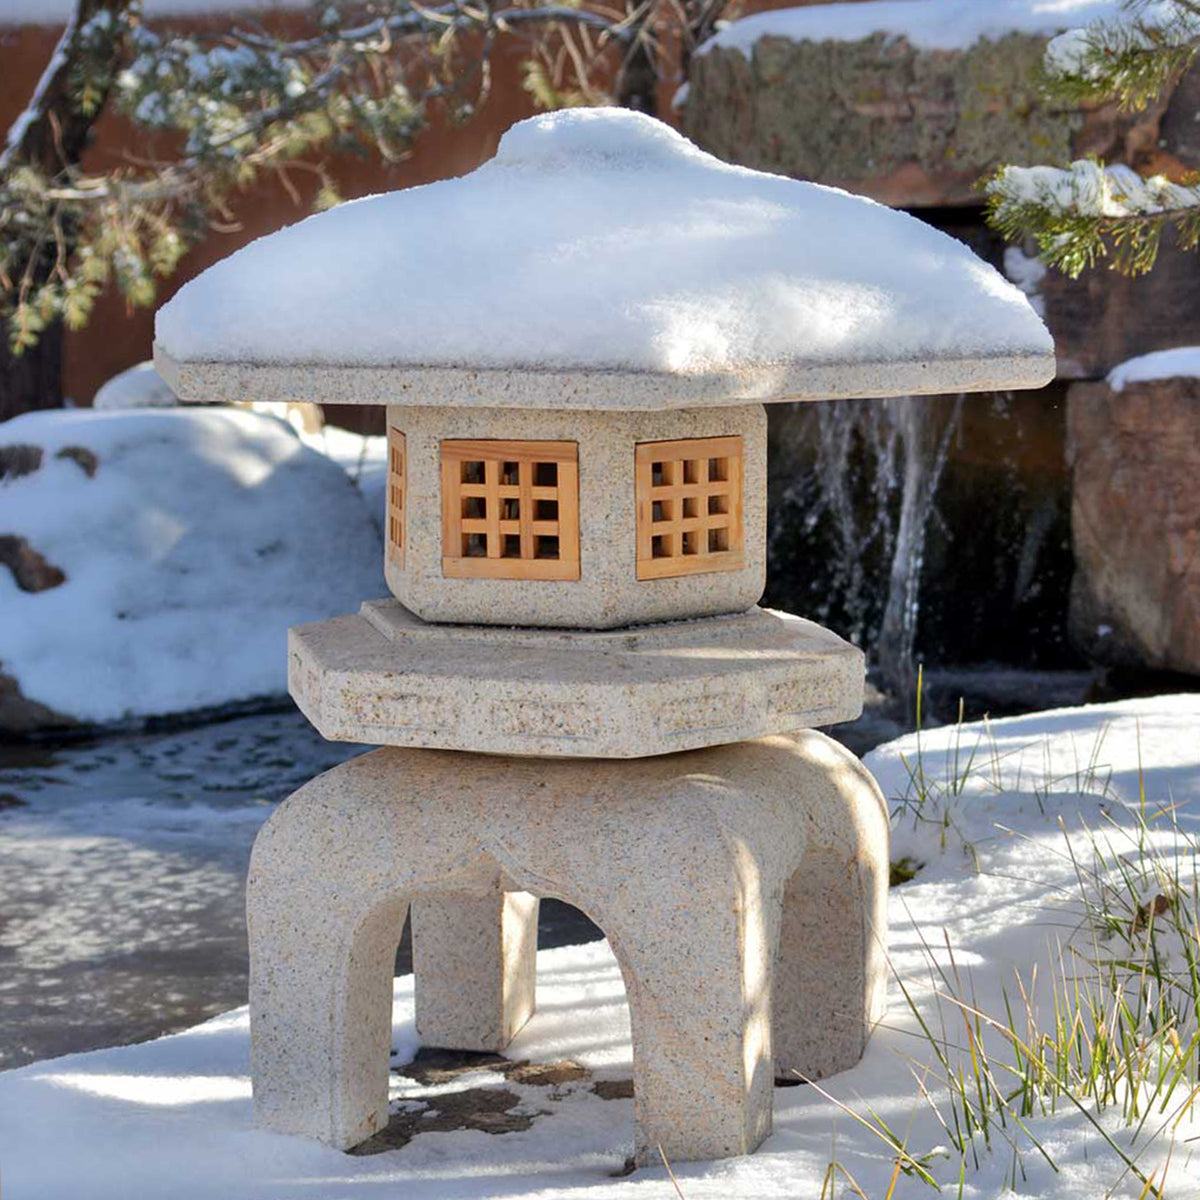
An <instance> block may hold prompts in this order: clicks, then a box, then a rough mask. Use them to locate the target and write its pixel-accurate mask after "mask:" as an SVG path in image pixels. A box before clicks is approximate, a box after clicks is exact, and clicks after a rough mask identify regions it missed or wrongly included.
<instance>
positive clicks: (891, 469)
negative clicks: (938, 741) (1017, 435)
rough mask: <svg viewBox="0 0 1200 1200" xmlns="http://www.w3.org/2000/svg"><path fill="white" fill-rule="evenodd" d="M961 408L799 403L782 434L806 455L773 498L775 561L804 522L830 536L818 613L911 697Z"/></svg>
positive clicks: (949, 401)
mask: <svg viewBox="0 0 1200 1200" xmlns="http://www.w3.org/2000/svg"><path fill="white" fill-rule="evenodd" d="M962 404H963V398H962V397H961V396H956V397H946V398H941V399H940V400H938V401H931V400H930V399H929V398H920V397H912V396H900V397H894V398H891V399H886V400H844V401H829V402H825V403H820V404H811V405H799V406H796V408H795V409H794V410H793V412H792V413H791V414H790V417H791V418H792V424H791V427H790V428H788V429H786V430H785V431H784V433H783V437H784V440H785V441H786V442H787V443H788V446H787V449H786V450H785V455H790V454H796V453H799V454H800V455H801V457H802V458H803V460H804V461H803V462H802V464H801V465H800V467H799V469H798V470H796V469H794V468H795V464H794V463H793V464H790V465H789V466H788V467H785V470H788V471H789V475H790V478H788V479H787V480H786V482H785V483H784V484H783V486H782V491H781V493H780V494H778V495H777V496H776V497H775V498H774V506H775V507H776V511H777V512H778V513H779V514H780V518H777V519H775V520H774V521H773V523H772V552H773V558H774V557H776V556H778V555H782V556H784V557H786V555H787V553H788V551H787V550H786V549H785V548H784V547H783V546H782V545H781V539H783V538H786V537H789V536H793V533H794V530H795V525H794V524H793V522H794V521H796V520H797V519H798V520H799V522H800V527H801V531H802V532H803V533H804V534H807V535H809V539H810V541H814V540H815V541H816V542H818V543H819V542H821V541H824V543H825V545H824V546H823V547H822V549H823V551H824V552H825V553H830V552H831V553H832V556H833V557H832V561H831V562H830V563H828V564H821V566H820V568H819V569H820V572H821V576H822V577H823V580H824V582H825V585H826V588H825V592H826V594H825V597H824V602H823V604H821V603H818V607H820V608H823V611H821V612H813V613H811V614H810V615H813V616H815V617H816V618H817V619H819V620H823V621H831V622H832V623H833V624H834V626H835V628H838V629H839V632H842V633H844V634H845V635H846V636H848V637H849V638H850V639H851V640H852V641H854V642H856V643H857V644H859V645H862V646H863V647H864V648H865V649H866V650H867V653H868V656H869V662H870V666H871V669H872V673H873V675H874V676H875V678H876V679H877V680H878V681H879V683H880V685H881V686H882V687H883V688H884V689H885V690H886V691H888V692H890V693H891V694H892V695H894V696H896V697H897V698H899V699H902V700H903V701H905V702H911V700H912V697H913V694H914V692H915V682H916V666H915V657H914V650H915V641H916V634H917V621H918V618H919V615H920V600H921V596H920V581H921V568H922V565H923V562H924V556H925V544H926V538H927V535H928V532H929V529H930V525H931V522H932V521H933V520H935V519H936V516H937V513H936V505H935V501H936V496H937V488H938V483H939V481H940V479H941V477H942V472H943V470H944V469H945V465H946V460H947V457H948V455H949V453H950V449H951V446H952V444H953V442H954V438H955V434H956V433H957V431H958V429H959V425H960V421H961V415H962ZM789 514H790V518H791V520H790V521H789ZM818 530H820V531H822V532H823V535H824V537H823V538H821V537H819V536H816V537H815V536H814V535H817V533H818ZM810 554H811V546H810ZM814 557H815V556H814Z"/></svg>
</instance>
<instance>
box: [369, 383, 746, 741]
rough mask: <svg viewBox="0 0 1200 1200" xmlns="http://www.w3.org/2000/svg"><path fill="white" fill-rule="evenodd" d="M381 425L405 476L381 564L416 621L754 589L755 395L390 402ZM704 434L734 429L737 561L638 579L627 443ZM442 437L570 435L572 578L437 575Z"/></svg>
mask: <svg viewBox="0 0 1200 1200" xmlns="http://www.w3.org/2000/svg"><path fill="white" fill-rule="evenodd" d="M388 427H389V428H392V429H398V430H399V431H400V432H401V433H403V434H404V437H405V442H406V447H407V449H406V459H407V475H408V484H407V504H406V509H407V511H406V517H405V520H406V528H405V548H404V563H403V566H401V565H399V564H397V563H396V562H393V561H391V560H390V559H389V560H388V561H387V562H386V563H385V574H386V576H387V582H388V587H390V588H391V590H392V593H393V594H394V595H395V596H396V597H397V598H398V599H399V600H400V602H401V603H402V604H403V605H404V606H405V607H406V608H408V609H411V610H412V611H413V612H414V613H416V614H417V616H419V617H422V618H423V619H424V620H426V621H456V622H467V623H473V624H477V623H482V624H487V625H523V626H528V625H535V626H554V627H557V626H570V627H575V628H585V629H611V628H614V627H616V626H621V625H631V624H635V623H638V622H645V621H667V620H672V619H674V618H677V617H703V616H710V615H713V614H716V613H729V612H742V611H744V610H746V609H748V608H750V607H751V606H752V605H753V604H755V603H757V601H758V598H759V597H760V596H761V595H762V592H763V587H764V586H765V583H766V521H767V516H766V496H767V416H766V410H765V409H764V408H763V407H762V405H759V404H750V405H739V406H736V407H729V408H718V409H702V410H682V411H673V412H663V413H605V412H561V411H559V412H527V411H521V410H517V409H444V408H404V407H400V406H398V405H391V406H389V408H388ZM712 437H741V438H742V439H743V470H744V480H743V486H742V495H743V509H744V554H745V565H744V566H743V567H742V568H741V569H740V570H726V571H715V572H712V573H708V574H703V575H685V576H678V577H675V578H666V579H638V577H637V531H636V495H635V489H634V447H635V446H636V445H637V443H639V442H653V441H667V440H673V439H681V438H712ZM443 438H448V439H460V438H461V439H484V440H490V439H502V440H512V441H526V440H529V441H567V442H574V443H576V444H577V445H578V448H579V449H578V454H579V550H580V574H579V578H578V579H574V580H549V579H495V578H487V579H482V578H481V579H463V578H448V577H446V576H445V575H444V574H443V568H442V555H443V538H442V477H441V442H442V439H443ZM479 748H481V749H482V747H479Z"/></svg>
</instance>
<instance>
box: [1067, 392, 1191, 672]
mask: <svg viewBox="0 0 1200 1200" xmlns="http://www.w3.org/2000/svg"><path fill="white" fill-rule="evenodd" d="M1067 424H1068V443H1067V452H1068V458H1069V460H1070V463H1071V467H1072V470H1073V475H1074V482H1073V496H1072V508H1071V527H1072V532H1073V535H1074V541H1075V564H1076V566H1075V578H1074V581H1073V584H1072V589H1071V608H1070V631H1071V636H1072V638H1073V640H1074V641H1075V643H1076V644H1077V645H1078V646H1079V647H1080V649H1081V650H1083V651H1084V653H1086V654H1087V655H1088V656H1089V657H1091V658H1092V659H1094V660H1096V661H1097V662H1101V663H1103V664H1106V665H1110V666H1119V667H1133V668H1141V669H1148V670H1166V671H1180V672H1186V673H1189V674H1194V675H1200V380H1197V379H1165V380H1157V381H1153V382H1143V383H1131V384H1129V385H1128V386H1127V387H1126V388H1125V390H1124V391H1122V392H1120V393H1116V392H1114V391H1113V390H1112V389H1111V388H1110V387H1109V386H1108V385H1107V384H1105V383H1095V384H1085V383H1078V384H1075V385H1073V386H1072V387H1071V389H1070V392H1069V394H1068V402H1067Z"/></svg>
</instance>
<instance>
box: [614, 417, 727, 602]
mask: <svg viewBox="0 0 1200 1200" xmlns="http://www.w3.org/2000/svg"><path fill="white" fill-rule="evenodd" d="M743 461H744V454H743V443H742V439H741V438H740V437H721V438H689V439H687V440H684V441H676V442H640V443H639V444H638V446H637V448H636V451H635V475H636V489H637V577H638V578H639V579H664V578H667V577H669V576H672V575H700V574H706V573H708V572H711V571H737V570H740V569H741V568H742V567H744V566H745V553H744V549H743V533H742V476H743Z"/></svg>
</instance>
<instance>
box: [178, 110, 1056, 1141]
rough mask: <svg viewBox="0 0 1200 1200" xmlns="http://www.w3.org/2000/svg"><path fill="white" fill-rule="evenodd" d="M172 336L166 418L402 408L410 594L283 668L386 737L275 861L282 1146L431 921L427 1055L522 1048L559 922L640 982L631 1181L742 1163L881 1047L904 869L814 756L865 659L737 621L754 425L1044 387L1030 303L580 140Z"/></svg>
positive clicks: (340, 1104) (395, 549) (253, 251)
mask: <svg viewBox="0 0 1200 1200" xmlns="http://www.w3.org/2000/svg"><path fill="white" fill-rule="evenodd" d="M157 335H158V342H157V345H156V352H155V359H156V363H157V365H158V368H159V370H160V372H161V373H162V374H163V376H164V377H165V378H166V379H167V381H168V382H169V383H170V384H171V386H172V387H173V388H174V389H175V391H176V392H177V393H178V394H179V395H180V396H181V397H183V398H184V399H193V400H213V399H224V400H235V399H243V398H246V397H253V398H255V399H260V400H266V399H271V400H304V401H319V402H325V403H338V404H347V403H354V404H384V405H386V406H387V434H388V439H389V480H388V501H387V504H388V508H387V524H386V543H387V544H386V575H387V582H388V586H389V588H390V590H391V592H392V596H391V597H390V598H388V599H386V600H369V601H367V602H366V603H364V604H363V606H362V609H361V611H360V612H359V613H356V614H353V615H348V616H344V617H339V618H335V619H333V620H330V621H322V622H319V623H316V624H312V625H306V626H301V627H299V628H297V629H293V630H292V631H291V635H290V648H289V654H290V663H289V683H290V688H291V692H292V695H293V696H294V697H295V699H296V702H297V703H298V704H299V706H300V708H301V709H302V710H303V712H304V713H305V715H306V716H307V717H308V718H309V719H310V720H311V721H312V722H313V724H314V725H315V726H316V727H317V728H318V729H319V730H320V731H321V732H322V733H323V734H324V735H325V736H326V737H329V738H336V739H341V740H347V741H354V742H362V743H369V744H375V743H380V744H382V745H383V748H382V749H379V750H375V751H373V752H371V753H369V754H366V755H363V756H362V757H360V758H357V759H354V760H352V761H350V762H348V763H346V764H344V765H342V766H340V767H337V768H335V769H334V770H332V771H329V772H327V773H326V774H325V775H322V776H321V777H319V778H318V779H315V780H313V781H312V782H311V783H309V784H307V785H306V786H305V787H303V788H301V789H300V791H298V792H297V793H295V794H294V795H293V796H291V797H290V798H289V799H288V800H287V801H286V802H285V803H284V804H283V805H282V806H281V807H280V808H279V810H278V811H277V812H276V813H275V814H274V815H273V816H272V817H271V819H270V820H269V821H268V822H267V824H266V826H265V827H264V829H263V831H262V832H261V833H260V835H259V838H258V841H257V842H256V844H255V849H254V854H253V859H252V862H251V867H250V878H249V883H248V919H249V929H250V952H251V983H250V1006H251V1031H252V1045H253V1050H252V1067H253V1076H254V1092H255V1109H256V1114H257V1119H258V1120H259V1122H260V1123H261V1124H263V1125H264V1126H266V1127H268V1128H271V1129H275V1130H279V1131H282V1132H286V1133H294V1134H304V1135H308V1136H312V1137H315V1138H319V1139H321V1140H322V1141H325V1142H327V1143H329V1144H331V1145H334V1146H338V1147H343V1148H347V1147H350V1146H353V1145H355V1144H357V1143H358V1142H359V1141H361V1140H363V1139H365V1138H367V1137H368V1136H370V1135H371V1134H372V1133H374V1132H376V1131H377V1130H378V1129H380V1128H381V1127H382V1126H383V1125H384V1124H386V1122H387V1120H388V1099H387V1097H388V1088H387V1078H388V1050H389V1046H390V1020H391V995H392V984H391V978H392V966H393V961H394V956H395V950H396V944H397V941H398V939H399V937H400V932H401V927H402V925H403V922H404V917H405V914H406V912H408V911H410V910H411V916H412V930H413V961H414V974H415V977H416V1020H417V1030H418V1033H419V1035H420V1037H421V1039H422V1041H423V1042H424V1043H425V1044H427V1045H434V1046H443V1047H448V1048H456V1049H476V1050H493V1051H498V1050H503V1048H504V1047H505V1046H506V1045H507V1043H508V1041H509V1040H510V1039H511V1038H512V1037H513V1036H514V1034H515V1033H516V1032H517V1031H518V1030H519V1029H520V1028H521V1026H522V1025H523V1024H524V1022H525V1021H526V1020H528V1019H529V1017H530V1015H531V1014H532V1013H533V1011H534V1009H535V978H534V976H535V962H536V927H537V910H538V899H539V898H540V897H543V896H555V897H558V898H561V899H563V900H566V901H567V902H569V903H572V904H575V905H576V906H577V907H579V908H581V909H582V910H583V911H584V912H586V913H587V914H588V915H589V916H590V917H591V918H592V919H593V920H594V921H595V922H596V924H597V925H599V927H600V928H601V929H602V930H603V931H604V933H605V934H606V936H607V937H608V939H609V942H610V944H611V946H612V949H613V952H614V954H615V956H616V958H617V960H618V962H619V964H620V968H621V972H622V975H623V978H624V981H625V988H626V995H627V998H628V1002H629V1009H630V1017H631V1023H632V1034H633V1053H634V1064H633V1073H634V1094H635V1102H634V1109H635V1126H636V1128H635V1142H636V1144H635V1154H636V1156H637V1159H638V1161H640V1162H646V1161H657V1160H658V1154H659V1148H660V1147H661V1150H662V1152H663V1153H664V1154H665V1155H666V1156H667V1157H668V1158H669V1159H675V1160H682V1159H696V1158H716V1157H722V1156H726V1155H734V1154H742V1153H747V1152H749V1151H752V1150H753V1149H754V1148H755V1147H756V1146H757V1145H758V1143H759V1142H760V1141H761V1140H762V1139H763V1137H765V1136H766V1134H767V1133H768V1132H769V1131H770V1127H771V1096H772V1087H773V1081H774V1079H775V1078H776V1077H777V1076H778V1075H783V1074H787V1073H790V1072H793V1071H799V1072H800V1073H802V1074H804V1075H806V1076H809V1077H820V1076H823V1075H828V1074H830V1073H832V1072H835V1071H838V1070H842V1069H844V1068H846V1067H848V1066H850V1065H851V1064H853V1063H854V1062H856V1061H857V1060H858V1059H859V1057H860V1056H861V1055H862V1052H863V1050H864V1047H865V1045H866V1042H867V1039H868V1037H869V1035H870V1031H871V1029H872V1027H873V1026H874V1024H875V1023H876V1022H877V1021H878V1019H879V1017H880V1015H881V1013H882V1010H883V1003H884V992H885V978H884V961H885V955H884V949H885V938H886V888H887V879H888V818H887V810H886V806H885V804H884V802H883V799H882V797H881V796H880V794H879V791H878V789H877V787H876V786H875V784H874V781H873V780H872V779H871V777H870V776H869V775H868V774H867V772H866V771H865V770H864V769H863V768H862V766H861V765H860V764H859V763H858V762H857V760H856V759H855V758H854V757H853V756H852V755H850V754H849V753H848V752H847V751H846V750H845V749H843V748H842V747H841V746H839V745H837V744H836V743H834V742H832V741H831V740H829V739H828V738H826V737H825V736H823V735H822V734H820V733H817V732H815V727H817V726H824V725H830V724H833V723H836V722H839V721H845V720H850V719H853V718H854V717H855V716H857V715H858V713H859V712H860V711H861V706H862V697H863V657H862V654H861V653H860V652H859V650H857V649H856V648H854V647H853V646H850V645H849V644H847V643H846V642H844V641H842V640H841V639H840V638H838V637H836V636H835V635H834V634H832V633H830V632H829V631H827V630H825V629H822V628H821V627H819V626H817V625H815V624H813V623H812V622H810V621H806V620H803V619H801V618H799V617H795V616H789V615H787V614H784V613H776V612H768V611H764V610H762V609H759V608H757V607H755V605H756V602H757V600H758V598H759V596H760V595H761V592H762V588H763V581H764V571H765V552H766V536H765V535H766V511H765V496H766V414H765V410H764V409H763V407H762V406H763V404H764V403H767V402H775V401H785V400H820V399H826V398H831V397H870V396H885V395H896V394H903V393H931V392H952V391H960V392H961V391H983V390H991V389H995V388H1026V387H1038V386H1041V385H1043V384H1045V383H1046V382H1048V381H1049V379H1050V378H1051V377H1052V375H1053V373H1054V359H1053V347H1052V344H1051V342H1050V339H1049V336H1048V334H1047V333H1046V331H1045V329H1044V327H1043V326H1042V324H1041V322H1040V321H1039V320H1038V318H1037V317H1036V316H1035V314H1034V313H1033V312H1032V310H1031V309H1030V308H1029V306H1028V304H1027V302H1026V301H1025V299H1024V297H1023V296H1021V295H1020V293H1019V292H1017V291H1016V289H1015V288H1013V287H1011V286H1010V285H1009V284H1007V283H1006V282H1005V281H1004V280H1003V279H1002V278H1001V277H1000V276H999V275H998V274H997V273H996V272H995V271H993V270H992V269H991V268H990V267H988V266H987V265H985V264H984V263H982V262H980V261H979V260H978V259H976V258H975V257H974V256H973V255H972V254H971V253H970V252H969V251H968V250H966V249H965V248H964V247H962V246H961V245H959V244H957V243H956V242H954V241H952V240H951V239H950V238H948V237H946V236H945V235H943V234H941V233H938V232H937V231H935V230H933V229H930V228H928V227H927V226H924V225H922V224H921V223H919V222H918V221H916V220H915V219H913V218H910V217H907V216H905V215H903V214H900V213H895V212H892V211H891V210H888V209H886V208H883V207H881V206H879V205H876V204H873V203H871V202H870V201H867V200H863V199H859V198H857V197H853V196H850V195H847V194H845V193H841V192H836V191H833V190H830V189H826V188H820V187H816V186H814V185H809V184H802V183H797V182H794V181H791V180H786V179H780V178H777V177H774V176H770V175H763V174H760V173H756V172H752V171H748V170H744V169H741V168H737V167H731V166H728V165H726V164H723V163H720V162H718V161H717V160H715V159H713V158H711V157H710V156H708V155H706V154H704V153H702V152H701V151H699V150H698V149H696V148H695V147H694V146H692V145H691V144H690V143H688V142H687V141H685V140H684V139H683V138H682V137H680V136H679V135H678V134H677V133H675V132H674V131H672V130H671V129H669V128H668V127H667V126H665V125H662V124H660V123H658V122H656V121H653V120H651V119H650V118H648V117H645V116H641V115H638V114H634V113H630V112H627V111H623V110H616V109H605V110H569V111H566V112H560V113H555V114H552V115H550V116H545V117H538V118H534V119H532V120H529V121H524V122H522V123H520V124H519V125H516V126H514V127H513V129H511V130H510V131H509V132H508V133H507V134H506V135H505V136H504V138H503V139H502V141H501V143H500V148H499V151H498V153H497V155H496V157H495V158H494V159H493V160H492V161H491V162H489V163H487V164H485V165H484V166H483V167H481V168H480V169H479V170H477V171H475V172H474V173H473V174H471V175H468V176H466V177H464V178H461V179H456V180H450V181H447V182H444V183H439V184H434V185H431V186H429V187H424V188H414V189H410V190H407V191H402V192H397V193H393V194H390V195H384V196H376V197H370V198H367V199H365V200H361V201H356V202H353V203H349V204H345V205H343V206H341V207H339V208H337V209H334V210H332V211H330V212H327V213H323V214H321V215H319V216H315V217H311V218H309V219H308V220H305V221H302V222H300V223H299V224H298V225H295V226H293V227H292V228H290V229H285V230H283V231H281V232H279V233H276V234H273V235H271V236H270V237H267V238H263V239H262V240H260V241H258V242H255V243H254V244H253V245H251V246H248V247H246V248H245V249H243V250H241V251H239V252H238V253H237V254H235V255H233V256H231V257H230V258H229V259H227V260H226V261H224V262H222V263H218V264H217V265H216V266H214V267H212V268H210V269H209V270H208V271H206V272H205V273H204V274H203V275H202V276H200V277H199V278H198V279H196V280H193V281H192V282H191V283H190V284H188V285H187V286H186V287H185V288H184V289H183V290H182V291H181V292H180V293H179V295H178V296H177V297H176V298H175V299H174V300H173V301H172V302H171V303H170V304H168V305H167V306H166V307H165V308H164V309H163V310H162V312H161V313H160V314H159V320H158V329H157Z"/></svg>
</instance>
